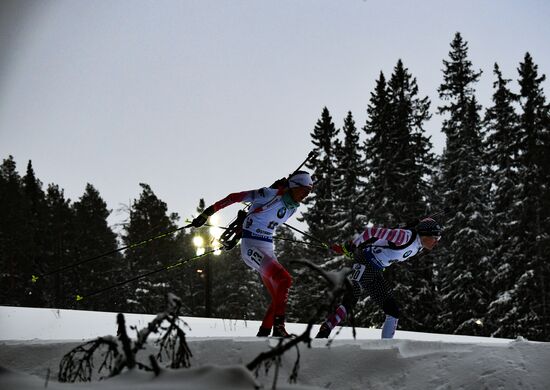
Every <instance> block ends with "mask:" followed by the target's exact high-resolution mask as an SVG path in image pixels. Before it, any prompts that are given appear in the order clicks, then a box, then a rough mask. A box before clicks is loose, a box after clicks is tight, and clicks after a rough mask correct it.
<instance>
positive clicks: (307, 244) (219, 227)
mask: <svg viewBox="0 0 550 390" xmlns="http://www.w3.org/2000/svg"><path fill="white" fill-rule="evenodd" d="M203 226H208V227H213V228H218V229H222V230H226V229H227V228H226V227H224V226H216V225H211V224H209V223H205V224H204V225H203ZM273 239H274V240H276V241H289V242H293V243H295V244H301V245H306V246H311V247H313V248H319V249H326V246H324V245H323V246H321V245H315V244H312V243H310V242H307V241H300V240H294V239H292V238H285V237H277V236H274V237H273Z"/></svg>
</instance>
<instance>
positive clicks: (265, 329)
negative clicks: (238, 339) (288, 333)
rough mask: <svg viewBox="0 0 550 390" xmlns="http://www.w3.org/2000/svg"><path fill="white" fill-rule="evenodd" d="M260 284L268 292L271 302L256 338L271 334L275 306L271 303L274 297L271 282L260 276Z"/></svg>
mask: <svg viewBox="0 0 550 390" xmlns="http://www.w3.org/2000/svg"><path fill="white" fill-rule="evenodd" d="M262 282H263V283H264V286H265V287H266V288H267V291H268V292H269V296H270V297H271V302H270V304H269V307H268V308H267V311H266V313H265V315H264V319H263V321H262V325H261V328H260V331H259V332H258V336H264V337H265V336H269V334H270V333H271V328H272V327H273V317H274V313H275V311H274V308H275V305H274V303H273V301H274V296H275V290H274V289H273V286H272V285H271V280H270V279H269V278H265V277H263V276H262Z"/></svg>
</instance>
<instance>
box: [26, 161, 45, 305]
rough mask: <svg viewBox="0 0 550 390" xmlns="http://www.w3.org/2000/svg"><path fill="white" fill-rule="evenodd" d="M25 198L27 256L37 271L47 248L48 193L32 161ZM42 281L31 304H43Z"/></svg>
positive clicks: (31, 296) (36, 286)
mask: <svg viewBox="0 0 550 390" xmlns="http://www.w3.org/2000/svg"><path fill="white" fill-rule="evenodd" d="M22 185H23V194H24V200H25V201H26V202H27V207H26V208H27V210H28V212H29V214H28V216H27V223H28V225H29V229H30V232H29V234H28V236H27V244H26V246H25V248H26V252H27V253H26V256H27V257H28V258H29V261H30V265H31V267H32V269H33V270H35V271H34V272H35V273H38V272H37V271H38V270H39V269H40V268H42V267H43V266H44V265H43V262H44V261H45V258H44V255H43V253H44V249H45V243H44V239H45V231H46V215H47V210H46V195H45V194H44V191H43V190H42V182H41V181H40V180H38V179H37V178H36V175H35V173H34V170H33V167H32V162H31V161H29V163H28V164H27V173H26V175H25V176H24V177H23V179H22ZM42 286H43V285H42V283H39V284H36V285H34V286H33V287H34V288H33V291H32V293H31V294H30V295H29V304H30V305H31V306H42V305H43V303H44V302H43V297H42V294H43V291H42Z"/></svg>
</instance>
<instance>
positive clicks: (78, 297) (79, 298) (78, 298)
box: [76, 294, 84, 301]
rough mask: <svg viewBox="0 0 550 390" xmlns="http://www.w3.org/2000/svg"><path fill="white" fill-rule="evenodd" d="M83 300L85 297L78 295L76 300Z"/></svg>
mask: <svg viewBox="0 0 550 390" xmlns="http://www.w3.org/2000/svg"><path fill="white" fill-rule="evenodd" d="M83 299H84V297H83V296H82V295H78V294H77V295H76V300H77V301H81V300H83Z"/></svg>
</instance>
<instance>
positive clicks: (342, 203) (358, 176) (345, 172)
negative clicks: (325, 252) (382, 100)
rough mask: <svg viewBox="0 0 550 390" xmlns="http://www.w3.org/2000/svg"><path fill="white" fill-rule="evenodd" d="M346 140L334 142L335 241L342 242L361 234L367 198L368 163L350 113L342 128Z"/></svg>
mask: <svg viewBox="0 0 550 390" xmlns="http://www.w3.org/2000/svg"><path fill="white" fill-rule="evenodd" d="M342 133H343V135H344V141H343V142H340V140H336V142H335V157H336V164H335V171H334V185H335V190H334V198H335V203H336V211H335V217H336V220H337V221H338V222H337V225H336V226H337V227H338V231H337V235H336V236H334V238H333V239H334V240H336V241H339V242H343V241H345V240H349V239H351V238H352V237H353V236H354V235H355V234H356V233H358V232H359V231H361V228H362V227H363V225H364V223H365V220H366V216H365V210H364V209H363V206H364V204H365V203H366V202H365V200H364V198H365V183H364V177H365V176H366V172H365V161H364V159H363V156H362V155H361V149H360V145H359V132H358V131H357V127H356V126H355V121H354V119H353V115H352V113H351V111H350V112H348V115H347V116H346V118H345V119H344V126H343V127H342Z"/></svg>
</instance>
